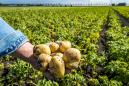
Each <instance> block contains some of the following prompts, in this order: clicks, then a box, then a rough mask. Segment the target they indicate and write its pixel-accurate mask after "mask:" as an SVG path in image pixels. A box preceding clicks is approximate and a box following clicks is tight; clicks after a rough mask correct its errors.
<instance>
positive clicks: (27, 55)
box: [15, 42, 41, 70]
mask: <svg viewBox="0 0 129 86" xmlns="http://www.w3.org/2000/svg"><path fill="white" fill-rule="evenodd" d="M33 48H34V45H32V44H31V43H29V42H26V43H25V44H23V45H22V46H21V47H20V48H18V49H17V50H16V52H15V53H16V56H18V57H20V59H22V60H24V61H26V62H28V63H30V64H31V65H32V66H33V67H34V68H35V69H37V70H39V69H40V67H41V65H40V64H39V63H38V60H37V59H36V58H35V56H34V54H33Z"/></svg>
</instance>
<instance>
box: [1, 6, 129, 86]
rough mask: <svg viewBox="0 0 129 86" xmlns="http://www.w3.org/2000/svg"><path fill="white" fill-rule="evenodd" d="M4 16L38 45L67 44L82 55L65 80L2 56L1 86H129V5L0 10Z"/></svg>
mask: <svg viewBox="0 0 129 86" xmlns="http://www.w3.org/2000/svg"><path fill="white" fill-rule="evenodd" d="M118 14H119V15H121V17H123V18H124V20H122V19H121V18H120V16H118ZM0 17H2V18H3V19H4V20H5V21H7V22H8V23H9V24H10V25H11V26H12V27H14V28H15V29H16V30H20V31H21V32H23V33H24V34H25V35H26V36H27V37H28V38H29V40H30V42H31V43H32V44H34V45H36V44H43V43H47V42H51V41H57V40H59V41H60V40H68V41H71V42H72V46H74V47H75V48H77V49H79V50H80V51H81V54H82V57H81V59H82V60H81V63H80V66H79V68H78V69H77V70H74V71H72V72H71V73H70V74H66V75H65V77H64V78H63V79H62V80H48V79H47V78H45V76H44V75H43V73H42V72H40V71H37V70H35V69H33V68H32V66H31V65H30V64H28V63H26V62H24V61H22V60H20V59H18V58H16V57H13V56H6V57H2V58H1V59H0V86H128V85H129V27H128V26H126V25H128V24H129V22H128V21H129V7H18V8H16V7H0ZM125 20H126V21H125ZM125 22H126V23H127V24H126V25H125V24H124V23H125Z"/></svg>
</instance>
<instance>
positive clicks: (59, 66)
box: [49, 56, 65, 78]
mask: <svg viewBox="0 0 129 86" xmlns="http://www.w3.org/2000/svg"><path fill="white" fill-rule="evenodd" d="M49 70H50V72H51V73H52V74H53V75H54V77H55V78H63V77H64V74H65V65H64V61H63V60H62V58H61V57H59V56H54V57H52V60H51V62H50V63H49Z"/></svg>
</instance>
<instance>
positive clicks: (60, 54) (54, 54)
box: [51, 53, 63, 58]
mask: <svg viewBox="0 0 129 86" xmlns="http://www.w3.org/2000/svg"><path fill="white" fill-rule="evenodd" d="M51 56H59V57H61V58H62V57H63V54H62V53H52V54H51Z"/></svg>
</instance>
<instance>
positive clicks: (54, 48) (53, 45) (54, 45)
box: [49, 42, 59, 53]
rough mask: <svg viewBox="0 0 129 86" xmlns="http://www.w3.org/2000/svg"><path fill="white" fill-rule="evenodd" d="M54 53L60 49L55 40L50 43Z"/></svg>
mask: <svg viewBox="0 0 129 86" xmlns="http://www.w3.org/2000/svg"><path fill="white" fill-rule="evenodd" d="M49 47H50V49H51V52H52V53H55V52H56V51H57V50H58V49H59V45H58V44H57V43H55V42H51V43H50V44H49Z"/></svg>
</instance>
